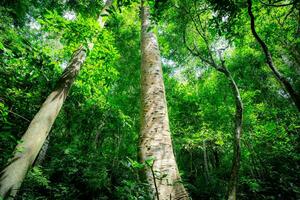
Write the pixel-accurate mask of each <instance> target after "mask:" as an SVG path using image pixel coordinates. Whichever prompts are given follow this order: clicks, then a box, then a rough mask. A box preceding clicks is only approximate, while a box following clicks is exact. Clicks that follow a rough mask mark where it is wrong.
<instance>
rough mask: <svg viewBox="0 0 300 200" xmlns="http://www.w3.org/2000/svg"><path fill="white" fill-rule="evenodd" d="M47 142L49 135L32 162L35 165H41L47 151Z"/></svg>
mask: <svg viewBox="0 0 300 200" xmlns="http://www.w3.org/2000/svg"><path fill="white" fill-rule="evenodd" d="M49 142H50V135H48V136H47V138H46V140H45V142H44V144H43V146H42V148H41V150H40V152H39V154H38V157H37V158H36V160H35V162H34V165H35V166H37V165H42V163H43V162H44V160H45V157H46V154H47V151H48V147H49Z"/></svg>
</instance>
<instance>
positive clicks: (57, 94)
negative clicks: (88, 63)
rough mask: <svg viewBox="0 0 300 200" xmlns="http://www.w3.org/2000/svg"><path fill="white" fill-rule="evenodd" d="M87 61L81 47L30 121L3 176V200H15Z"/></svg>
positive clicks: (1, 184)
mask: <svg viewBox="0 0 300 200" xmlns="http://www.w3.org/2000/svg"><path fill="white" fill-rule="evenodd" d="M85 58H86V52H85V49H84V48H83V47H80V48H79V49H78V50H77V51H76V52H75V53H74V54H73V57H72V59H71V62H70V64H69V66H68V67H67V68H66V69H65V71H64V72H63V74H62V76H61V77H60V79H59V81H58V83H57V86H56V89H55V90H54V91H53V92H52V93H51V94H50V95H49V96H48V97H47V99H46V101H45V102H44V104H43V105H42V107H41V108H40V110H39V112H38V113H37V114H36V115H35V116H34V118H33V120H32V121H31V123H30V125H29V127H28V129H27V131H26V132H25V134H24V135H23V137H22V139H21V143H20V144H18V145H17V147H16V150H15V153H14V157H13V158H12V159H11V161H10V162H9V163H8V165H7V167H6V168H5V169H4V170H3V171H2V172H1V178H0V196H1V197H2V198H8V199H13V198H14V197H15V195H16V193H17V191H18V190H19V188H20V186H21V184H22V181H23V179H24V178H25V175H26V173H27V171H28V169H29V168H30V167H31V165H32V164H33V162H34V160H35V159H36V157H37V155H38V153H39V151H40V149H41V147H42V145H43V143H44V142H45V140H46V138H47V135H48V133H49V131H50V129H51V127H52V125H53V123H54V121H55V119H56V117H57V115H58V113H59V111H60V109H61V107H62V105H63V102H64V101H65V99H66V97H67V94H68V92H69V90H70V87H71V86H72V84H73V82H74V80H75V78H76V76H77V74H78V72H79V70H80V68H81V66H82V64H83V62H84V60H85Z"/></svg>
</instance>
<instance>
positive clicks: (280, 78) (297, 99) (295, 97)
mask: <svg viewBox="0 0 300 200" xmlns="http://www.w3.org/2000/svg"><path fill="white" fill-rule="evenodd" d="M247 2H248V14H249V16H250V20H251V31H252V34H253V36H254V37H255V39H256V40H257V42H258V43H259V44H260V46H261V48H262V49H263V51H264V54H265V56H266V59H267V64H268V66H269V67H270V69H271V70H272V72H273V74H274V76H275V77H276V78H277V80H278V81H279V83H280V84H281V85H282V86H283V87H284V88H285V90H286V92H287V93H288V94H289V95H290V97H291V99H292V101H293V102H294V103H295V105H296V107H297V108H298V110H299V111H300V96H299V94H298V93H297V92H296V91H295V90H294V88H293V86H292V85H291V83H290V82H289V81H288V80H287V79H286V78H285V77H284V76H283V75H282V74H281V73H280V72H279V71H278V70H277V68H276V66H275V65H274V62H273V59H272V55H271V53H270V51H269V48H268V46H267V45H266V43H265V42H264V41H263V40H262V39H261V38H260V37H259V35H258V34H257V32H256V30H255V18H254V15H253V13H252V0H247Z"/></svg>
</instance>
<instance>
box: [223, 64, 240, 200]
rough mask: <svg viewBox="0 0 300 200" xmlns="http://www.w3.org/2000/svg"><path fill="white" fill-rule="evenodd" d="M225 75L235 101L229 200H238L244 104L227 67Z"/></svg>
mask: <svg viewBox="0 0 300 200" xmlns="http://www.w3.org/2000/svg"><path fill="white" fill-rule="evenodd" d="M223 69H224V74H225V75H226V77H227V78H228V80H229V82H230V85H231V89H232V93H233V95H234V99H235V105H236V110H235V134H234V140H233V141H234V142H233V158H232V168H231V173H230V179H229V184H228V200H236V193H237V185H238V174H239V170H240V160H241V134H242V123H243V103H242V99H241V95H240V91H239V88H238V86H237V84H236V83H235V81H234V79H233V77H232V76H231V74H230V72H229V71H228V69H227V68H226V67H223Z"/></svg>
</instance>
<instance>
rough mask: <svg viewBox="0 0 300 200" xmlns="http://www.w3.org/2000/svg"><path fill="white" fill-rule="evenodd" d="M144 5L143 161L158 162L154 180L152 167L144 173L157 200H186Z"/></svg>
mask: <svg viewBox="0 0 300 200" xmlns="http://www.w3.org/2000/svg"><path fill="white" fill-rule="evenodd" d="M145 3H146V2H145V1H144V0H142V30H141V31H142V40H141V53H142V63H141V88H142V108H141V109H142V110H141V115H142V116H141V133H140V134H141V135H140V158H141V160H142V161H143V162H145V161H146V160H147V159H149V158H154V159H155V162H154V164H153V171H154V172H155V177H153V175H152V173H151V169H150V168H149V167H148V168H147V169H145V172H146V178H147V181H148V182H149V184H150V186H151V189H152V191H153V197H154V198H155V199H156V200H170V199H172V200H175V199H176V200H179V199H182V200H186V199H188V194H187V192H186V190H185V188H184V186H183V184H182V183H181V178H180V175H179V172H178V168H177V164H176V161H175V156H174V153H173V147H172V141H171V134H170V129H169V119H168V111H167V103H166V97H165V88H164V82H163V75H162V68H161V60H160V52H159V48H158V42H157V38H156V36H155V35H154V33H153V32H151V30H150V29H151V24H150V19H149V7H148V6H146V5H145ZM154 182H156V184H154ZM156 190H157V191H158V194H157V193H156Z"/></svg>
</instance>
